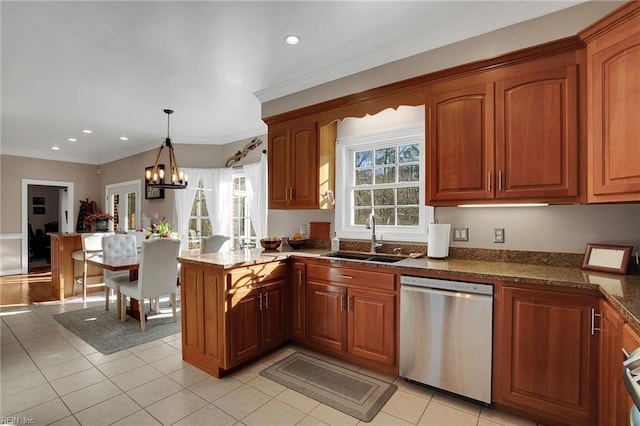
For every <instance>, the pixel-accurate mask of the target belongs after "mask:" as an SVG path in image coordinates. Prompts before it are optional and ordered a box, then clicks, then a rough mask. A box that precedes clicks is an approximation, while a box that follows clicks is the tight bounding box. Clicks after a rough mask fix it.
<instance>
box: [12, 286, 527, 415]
mask: <svg viewBox="0 0 640 426" xmlns="http://www.w3.org/2000/svg"><path fill="white" fill-rule="evenodd" d="M102 303H104V299H102V300H100V298H99V297H96V298H95V300H93V301H88V302H87V303H86V305H95V304H102ZM86 305H85V304H84V303H82V302H81V301H77V300H76V301H74V300H69V301H65V303H64V304H59V303H55V302H54V303H51V304H42V305H34V306H30V307H28V308H15V309H3V310H2V312H0V318H1V320H2V321H1V328H0V330H1V332H2V333H1V336H0V340H1V363H0V377H1V382H0V387H1V398H0V414H1V416H2V420H1V421H0V424H10V423H13V424H16V422H17V421H20V422H21V423H20V424H25V423H27V422H29V421H30V420H32V422H31V424H35V425H48V424H54V425H77V424H82V425H91V426H93V425H111V424H113V425H136V426H138V425H158V424H162V425H216V426H218V425H220V426H222V425H248V426H251V425H325V424H327V425H356V424H367V423H362V422H359V421H358V420H357V419H355V418H353V417H350V416H347V415H345V414H343V413H341V412H339V411H337V410H335V409H333V408H330V407H328V406H326V405H323V404H321V403H318V402H316V401H315V400H313V399H310V398H308V397H306V396H304V395H302V394H299V393H297V392H295V391H292V390H289V389H287V388H285V387H283V386H281V385H279V384H277V383H275V382H272V381H270V380H268V379H265V378H263V377H262V376H259V374H258V373H259V372H260V371H261V370H262V369H263V368H265V367H267V366H268V365H271V364H273V363H275V362H277V361H278V360H280V359H282V358H284V357H286V356H287V355H289V354H290V353H291V352H293V351H294V350H297V349H298V348H296V347H294V346H286V347H284V348H282V349H280V350H278V351H276V352H274V353H272V354H270V355H267V356H266V357H264V358H261V359H259V360H258V361H256V362H254V363H253V364H250V365H248V366H247V367H245V368H243V369H241V370H239V371H238V372H236V373H234V374H231V375H229V376H227V377H224V378H222V379H216V378H214V377H211V376H209V375H208V374H206V373H204V372H202V371H201V370H198V369H197V368H195V367H193V366H191V365H189V364H187V363H185V362H183V361H182V357H181V352H180V347H181V346H180V345H181V341H180V339H181V336H180V334H176V335H173V336H170V337H167V338H164V339H162V340H157V341H155V342H150V343H147V344H144V345H141V346H137V347H134V348H131V349H128V350H123V351H120V352H117V353H115V354H112V355H102V354H101V353H99V352H97V351H96V350H95V349H94V348H93V347H92V346H90V345H88V344H86V343H85V342H84V341H82V340H81V339H79V338H78V337H76V336H75V335H74V334H72V333H71V332H69V331H68V330H66V329H65V328H64V327H62V326H60V325H59V324H58V323H57V322H56V321H55V320H54V319H53V318H52V315H53V314H56V313H60V312H65V311H67V310H72V309H82V308H84V307H85V306H86ZM325 358H328V357H325ZM341 364H343V365H345V364H344V363H341ZM351 367H352V368H357V367H353V366H351ZM364 372H366V371H364ZM368 373H369V374H371V375H375V374H373V373H371V372H368ZM376 376H377V377H379V378H383V379H385V380H388V381H394V383H396V385H398V390H397V391H396V392H395V393H394V395H393V396H392V397H391V399H390V400H389V401H388V402H387V404H386V405H385V406H384V407H383V408H382V410H381V411H380V412H379V413H378V415H377V416H376V417H375V419H374V420H373V421H372V422H371V423H369V424H372V425H415V424H419V425H460V426H467V425H534V423H532V422H529V421H526V420H522V419H519V418H516V417H513V416H510V415H508V414H505V413H502V412H499V411H497V410H494V409H487V408H484V407H481V406H480V405H476V404H473V403H470V402H467V401H462V400H459V399H457V398H453V397H450V396H446V395H444V394H440V393H437V392H435V393H434V392H433V391H431V390H428V389H426V388H424V387H420V386H416V385H412V384H408V383H406V382H405V381H404V380H402V379H400V378H391V377H380V376H379V375H376ZM9 417H11V418H9Z"/></svg>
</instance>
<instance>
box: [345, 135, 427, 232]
mask: <svg viewBox="0 0 640 426" xmlns="http://www.w3.org/2000/svg"><path fill="white" fill-rule="evenodd" d="M416 142H417V143H419V144H420V179H419V193H420V201H419V219H418V221H419V225H418V226H417V227H415V226H385V225H376V234H377V236H378V239H379V240H380V239H382V241H381V242H384V241H385V240H386V241H409V242H423V243H426V242H427V228H428V224H429V223H431V222H432V221H433V217H434V209H433V207H429V206H425V188H426V183H425V182H426V177H425V176H426V170H425V142H424V125H423V124H419V125H413V126H407V127H401V128H396V129H392V130H387V131H381V132H376V133H372V134H367V135H358V136H348V137H342V138H338V139H337V141H336V207H335V208H336V234H337V236H338V237H339V238H353V239H370V238H371V230H369V229H366V227H365V226H364V225H352V224H351V207H352V203H353V199H352V196H351V189H352V188H353V186H354V183H353V179H354V176H355V173H354V169H353V155H354V152H355V151H361V150H365V149H376V148H381V147H385V146H389V145H390V144H393V145H399V144H411V143H416Z"/></svg>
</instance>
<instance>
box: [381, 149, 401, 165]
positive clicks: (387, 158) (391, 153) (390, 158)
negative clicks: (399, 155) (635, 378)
mask: <svg viewBox="0 0 640 426" xmlns="http://www.w3.org/2000/svg"><path fill="white" fill-rule="evenodd" d="M395 162H396V148H395V147H393V148H382V149H376V166H379V165H381V164H394V163H395Z"/></svg>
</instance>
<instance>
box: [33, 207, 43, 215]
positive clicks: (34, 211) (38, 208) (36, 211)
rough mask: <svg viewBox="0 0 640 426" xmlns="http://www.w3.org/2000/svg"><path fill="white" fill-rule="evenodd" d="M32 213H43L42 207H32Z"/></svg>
mask: <svg viewBox="0 0 640 426" xmlns="http://www.w3.org/2000/svg"><path fill="white" fill-rule="evenodd" d="M33 214H44V207H34V208H33Z"/></svg>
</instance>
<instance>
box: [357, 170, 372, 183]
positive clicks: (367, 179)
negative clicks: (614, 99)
mask: <svg viewBox="0 0 640 426" xmlns="http://www.w3.org/2000/svg"><path fill="white" fill-rule="evenodd" d="M372 183H373V170H372V169H361V170H356V185H370V184H372Z"/></svg>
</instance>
